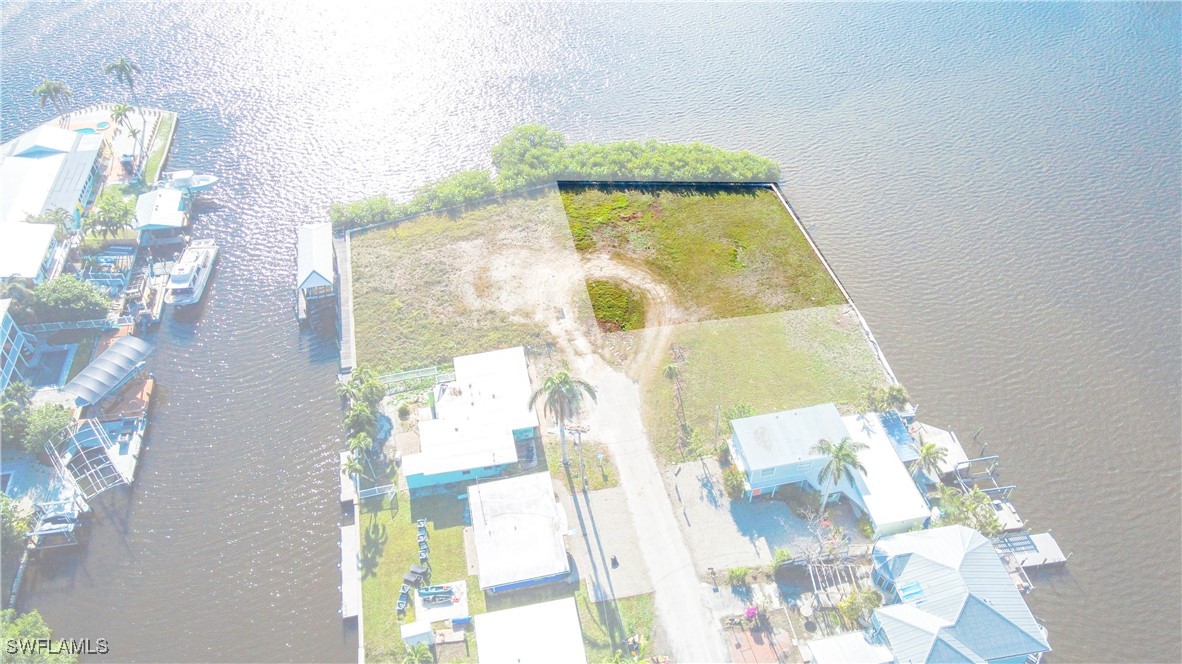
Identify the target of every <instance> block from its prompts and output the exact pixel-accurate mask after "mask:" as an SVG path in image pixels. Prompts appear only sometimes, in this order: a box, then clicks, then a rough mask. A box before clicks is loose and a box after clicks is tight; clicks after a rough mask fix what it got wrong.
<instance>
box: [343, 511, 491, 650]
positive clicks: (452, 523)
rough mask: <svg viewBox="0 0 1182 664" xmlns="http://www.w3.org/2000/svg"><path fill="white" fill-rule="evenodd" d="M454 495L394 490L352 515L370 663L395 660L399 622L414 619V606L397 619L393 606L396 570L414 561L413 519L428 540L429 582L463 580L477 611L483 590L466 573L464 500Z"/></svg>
mask: <svg viewBox="0 0 1182 664" xmlns="http://www.w3.org/2000/svg"><path fill="white" fill-rule="evenodd" d="M465 504H466V502H465V501H462V500H457V499H456V497H455V496H452V495H444V496H427V497H423V498H416V499H415V500H414V504H413V505H412V504H411V501H410V499H409V498H407V497H406V496H403V495H397V496H394V497H391V498H385V499H376V498H375V499H370V500H369V501H366V502H365V504H364V505H363V509H362V511H361V513H360V517H359V519H358V524H359V527H360V528H361V560H362V580H361V601H362V604H363V606H364V607H365V608H364V619H365V652H366V655H367V657H366V658H367V659H368V660H370V661H375V662H386V661H401V660H402V657H403V655H404V650H405V649H404V647H403V645H402V637H401V633H400V632H399V626H400V625H401V624H402V623H403V622H414V618H415V616H414V606H413V604H412V605H411V606H410V608H408V610H407V612H406V614H405V615H404V616H403V618H402V620H401V621H400V620H399V619H398V613H397V611H396V610H395V606H396V605H397V604H398V591H399V588H401V586H402V575H403V574H405V573H406V572H407V571H408V570H409V569H410V566H411V565H417V564H418V562H419V556H418V550H419V548H418V544H417V540H416V538H417V536H418V528H417V527H416V526H415V520H416V519H427V530H428V532H429V533H430V538H431V540H430V542H431V581H432V582H434V583H446V582H449V581H455V580H458V579H467V583H468V608H469V610H470V611H471V613H472V614H473V615H475V614H477V613H483V612H484V611H485V608H484V593H483V592H482V591H481V590H480V583H479V581H478V579H477V577H475V576H471V577H470V576H468V565H467V560H466V558H465V555H464V505H465Z"/></svg>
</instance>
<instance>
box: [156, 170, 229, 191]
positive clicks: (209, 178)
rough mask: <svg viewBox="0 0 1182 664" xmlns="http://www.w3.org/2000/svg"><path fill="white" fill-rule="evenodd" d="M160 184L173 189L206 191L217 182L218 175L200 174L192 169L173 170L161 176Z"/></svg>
mask: <svg viewBox="0 0 1182 664" xmlns="http://www.w3.org/2000/svg"><path fill="white" fill-rule="evenodd" d="M161 177H162V178H163V179H162V180H161V183H160V185H161V186H163V187H169V188H172V189H186V190H188V191H191V192H194V191H204V190H206V189H209V188H210V187H212V186H213V185H215V184H217V182H218V179H219V178H218V177H217V176H216V175H198V174H196V173H194V172H193V171H190V170H185V171H171V172H168V173H164V174H163V175H162V176H161Z"/></svg>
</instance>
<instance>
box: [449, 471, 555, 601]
mask: <svg viewBox="0 0 1182 664" xmlns="http://www.w3.org/2000/svg"><path fill="white" fill-rule="evenodd" d="M468 507H469V513H470V514H471V515H472V539H473V542H474V544H475V548H476V561H477V567H478V568H479V570H480V587H481V589H483V590H485V591H488V592H492V593H496V592H501V591H504V590H513V589H515V588H524V587H527V586H535V585H541V584H543V583H550V582H552V581H559V580H562V579H565V578H567V577H569V576H570V558H569V556H568V555H567V552H566V543H565V542H564V541H563V534H564V533H565V532H566V530H567V521H566V513H565V512H564V511H563V509H562V505H561V504H560V503H559V502H558V500H557V499H556V498H555V496H554V487H553V486H552V481H551V479H550V473H546V472H541V473H530V474H528V475H519V476H517V477H511V478H508V479H503V480H496V481H493V482H488V483H484V484H476V485H473V486H470V487H468Z"/></svg>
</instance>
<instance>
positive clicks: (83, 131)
mask: <svg viewBox="0 0 1182 664" xmlns="http://www.w3.org/2000/svg"><path fill="white" fill-rule="evenodd" d="M74 131H76V132H78V133H79V134H97V133H98V132H97V131H95V129H94V127H83V128H81V129H75V130H74Z"/></svg>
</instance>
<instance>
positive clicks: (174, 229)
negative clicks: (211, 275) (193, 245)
mask: <svg viewBox="0 0 1182 664" xmlns="http://www.w3.org/2000/svg"><path fill="white" fill-rule="evenodd" d="M191 206H192V198H191V197H190V196H189V194H188V193H187V192H185V191H184V190H181V189H169V188H167V187H162V188H160V189H153V190H152V191H149V192H148V193H146V194H143V195H142V196H140V197H139V200H137V201H136V204H135V228H136V230H137V231H139V234H140V244H141V245H144V246H148V245H154V244H167V243H170V242H183V241H184V231H185V229H187V228H188V227H189V211H190V209H191Z"/></svg>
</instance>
